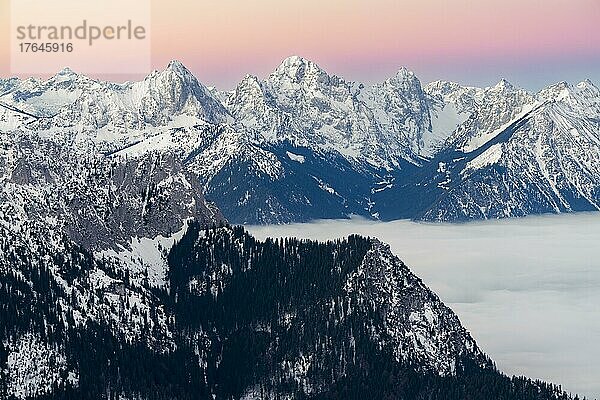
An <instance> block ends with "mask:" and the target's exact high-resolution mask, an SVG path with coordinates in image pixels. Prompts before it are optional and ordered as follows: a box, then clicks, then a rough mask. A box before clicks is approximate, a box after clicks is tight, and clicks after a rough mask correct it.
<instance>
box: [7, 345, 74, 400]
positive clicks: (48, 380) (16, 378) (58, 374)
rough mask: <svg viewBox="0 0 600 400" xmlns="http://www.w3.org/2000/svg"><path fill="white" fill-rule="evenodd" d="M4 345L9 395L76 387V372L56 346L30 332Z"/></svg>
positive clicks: (20, 396)
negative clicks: (70, 367) (71, 369)
mask: <svg viewBox="0 0 600 400" xmlns="http://www.w3.org/2000/svg"><path fill="white" fill-rule="evenodd" d="M5 345H6V346H7V348H8V359H7V362H6V374H7V378H8V379H7V381H8V388H7V393H8V395H9V396H14V397H16V398H17V399H27V398H33V397H38V396H43V395H49V394H51V393H52V391H53V389H54V387H55V386H58V387H66V386H71V387H77V385H78V381H79V378H78V374H77V373H76V372H75V371H70V370H69V368H68V365H67V358H66V356H65V355H64V353H63V351H62V350H61V348H60V347H59V346H58V345H55V344H51V343H49V342H48V341H47V340H42V338H40V337H39V336H38V335H36V334H33V333H25V334H24V335H22V336H20V337H19V338H17V339H16V340H14V341H12V342H9V343H7V344H5Z"/></svg>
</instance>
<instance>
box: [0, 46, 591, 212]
mask: <svg viewBox="0 0 600 400" xmlns="http://www.w3.org/2000/svg"><path fill="white" fill-rule="evenodd" d="M0 93H2V95H1V96H0V106H2V107H1V117H0V124H1V125H0V128H1V129H2V131H3V132H6V134H9V135H10V136H11V137H12V138H13V139H12V140H13V141H14V140H18V139H17V138H18V137H20V136H27V137H30V138H34V139H33V140H38V141H41V140H43V141H44V142H45V143H47V144H48V145H50V144H51V143H63V144H68V145H69V146H71V147H72V148H73V150H77V151H81V152H83V153H85V154H86V155H87V156H88V157H93V156H92V155H95V157H96V158H97V159H101V160H111V161H110V162H112V163H114V164H121V163H124V162H125V160H127V162H131V161H130V160H139V159H144V158H152V157H162V158H168V159H171V160H172V162H174V163H177V164H179V165H180V167H178V168H180V170H181V172H182V173H185V174H190V175H192V176H194V179H196V180H197V183H198V185H200V187H201V189H202V190H201V191H202V193H203V194H204V195H205V196H206V197H207V198H208V199H210V200H212V201H214V202H215V203H216V205H217V206H218V207H219V208H220V210H221V211H222V212H223V214H224V216H225V217H226V218H227V219H228V220H229V221H230V222H232V223H240V224H269V223H288V222H299V221H308V220H311V219H319V218H347V217H349V216H351V215H361V216H364V217H368V218H373V219H382V220H393V219H399V218H411V219H416V220H428V221H462V220H470V219H486V218H502V217H514V216H524V215H529V214H539V213H558V212H571V211H590V210H598V209H599V204H600V203H599V189H598V188H599V184H600V162H599V161H600V147H599V144H600V122H599V121H600V90H599V89H598V88H597V87H596V86H594V84H593V83H592V82H591V81H589V80H586V81H583V82H581V83H579V84H577V85H575V86H572V85H570V84H568V83H565V82H562V83H559V84H556V85H553V86H550V87H548V88H545V89H543V90H541V91H540V92H538V93H535V94H532V93H528V92H527V91H525V90H523V89H519V88H516V87H514V86H512V85H511V84H510V83H509V82H507V81H505V80H502V81H500V82H499V83H498V84H497V85H495V86H493V87H488V88H475V87H465V86H461V85H459V84H456V83H452V82H445V81H437V82H433V83H430V84H428V85H425V86H423V85H422V84H421V82H420V81H419V80H418V78H417V77H416V76H415V75H414V74H413V73H412V72H410V71H408V70H407V69H405V68H402V69H400V70H399V71H398V72H397V74H396V75H394V76H393V77H391V78H390V79H388V80H386V81H385V82H382V83H377V84H373V85H365V84H361V83H357V82H349V81H346V80H344V79H342V78H339V77H337V76H335V75H330V74H328V73H327V72H326V71H324V70H323V69H322V68H320V67H319V66H318V65H317V64H315V63H314V62H311V61H309V60H306V59H303V58H301V57H296V56H294V57H289V58H287V59H286V60H284V61H283V62H282V63H281V65H280V66H279V67H277V68H276V69H275V71H274V72H273V73H271V74H270V75H269V76H268V77H267V78H266V79H259V78H257V77H255V76H250V75H249V76H246V77H245V78H244V79H243V80H242V81H241V82H240V83H239V85H237V87H236V88H235V89H234V90H231V91H227V92H222V91H219V90H217V89H215V88H208V87H206V86H204V85H203V84H202V83H200V82H199V81H198V80H197V79H196V78H195V77H194V76H193V75H192V74H191V73H190V72H189V71H188V70H187V69H186V68H185V67H184V66H183V65H182V64H181V63H179V62H171V63H170V64H169V65H168V66H167V68H166V69H165V70H163V71H155V72H153V73H152V74H150V75H149V76H148V77H146V79H144V80H143V81H141V82H133V83H125V84H114V83H107V82H101V81H97V80H93V79H90V78H87V77H85V76H82V75H78V74H76V73H74V72H73V71H71V70H69V69H65V70H63V71H61V72H60V73H58V74H57V75H56V76H54V77H52V78H51V79H49V80H46V81H40V80H36V79H26V80H18V79H9V80H4V81H1V82H0ZM134 162H137V161H134ZM63 166H64V165H63ZM61 167H62V166H61V165H59V166H58V168H61ZM69 168H70V167H69Z"/></svg>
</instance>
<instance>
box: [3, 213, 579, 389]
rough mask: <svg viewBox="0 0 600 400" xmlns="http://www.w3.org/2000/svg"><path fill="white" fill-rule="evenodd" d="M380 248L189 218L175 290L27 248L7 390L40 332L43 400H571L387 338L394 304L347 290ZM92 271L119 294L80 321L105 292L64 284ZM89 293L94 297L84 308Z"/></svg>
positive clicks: (359, 240) (11, 273) (10, 275)
mask: <svg viewBox="0 0 600 400" xmlns="http://www.w3.org/2000/svg"><path fill="white" fill-rule="evenodd" d="M376 243H377V242H376V241H374V240H372V239H369V238H364V237H359V236H350V237H349V238H347V239H345V240H337V241H330V242H326V243H318V242H314V241H308V240H298V239H276V240H271V239H268V240H266V241H264V242H261V241H258V240H256V239H255V238H253V237H252V236H250V235H249V234H248V233H247V232H245V230H244V229H243V228H241V227H219V228H217V227H212V228H208V229H206V228H201V227H200V226H199V225H197V224H192V226H191V227H190V228H189V229H188V232H187V233H186V234H185V235H184V236H183V238H182V239H181V240H180V241H179V242H178V243H177V244H176V245H175V246H174V247H173V248H172V249H171V250H170V252H169V253H168V265H169V275H168V289H165V288H161V289H158V288H151V287H149V286H144V284H141V285H138V284H134V283H133V282H130V279H129V276H128V274H127V273H124V272H122V271H120V270H119V269H118V268H115V267H114V265H112V264H111V263H109V262H108V261H104V260H97V259H95V258H94V257H93V256H92V255H91V254H89V253H88V252H87V251H86V250H85V249H83V248H80V247H79V246H76V245H72V244H70V243H69V242H68V241H65V243H64V247H65V249H66V252H65V253H64V254H62V255H58V254H46V255H43V257H50V258H52V260H49V259H48V260H47V262H40V260H39V259H37V260H36V259H32V258H31V257H32V255H31V254H29V253H27V251H26V250H24V249H22V250H20V249H19V248H17V249H16V250H14V251H13V252H12V253H11V254H13V256H12V257H14V258H13V259H10V260H7V261H8V263H7V264H8V265H13V267H14V268H12V269H10V270H5V271H3V272H2V280H1V282H0V321H1V327H0V339H1V340H0V366H2V369H1V370H2V375H1V376H0V398H2V399H13V398H14V397H9V396H8V394H7V393H8V385H9V384H10V382H9V378H8V375H7V372H6V368H5V367H6V365H7V363H8V356H9V347H10V343H12V342H14V339H15V338H17V337H20V336H23V335H33V336H35V337H37V338H39V341H40V342H41V343H44V345H43V346H42V347H44V346H45V347H48V348H49V349H50V350H52V351H50V350H49V351H50V353H51V354H55V357H57V360H58V361H56V365H58V364H60V365H61V366H60V368H59V367H56V369H57V370H58V371H59V372H60V374H62V376H61V378H60V379H57V380H55V383H54V385H55V387H53V388H52V390H51V391H48V394H45V395H41V396H37V397H36V398H38V399H47V400H51V399H52V400H59V399H61V400H63V399H64V400H66V399H90V400H91V399H107V400H113V399H148V400H163V399H165V400H166V399H177V400H180V399H181V400H184V399H185V400H188V399H189V400H191V399H242V398H245V399H315V400H317V399H320V400H321V399H322V400H326V399H327V400H329V399H331V400H333V399H357V400H358V399H406V400H421V399H423V400H425V399H427V400H455V399H456V400H465V399H469V400H479V399H481V400H489V399H498V400H542V399H565V400H566V399H572V398H573V397H571V396H570V395H568V394H566V393H564V392H563V391H562V390H561V389H560V387H558V386H555V385H552V384H547V383H543V382H539V381H532V380H530V379H526V378H521V377H508V376H505V375H504V374H502V373H501V372H499V371H497V370H496V368H495V367H494V364H493V363H492V362H491V361H490V360H489V359H488V358H487V357H484V356H481V355H479V354H478V353H476V352H475V351H472V352H471V353H470V352H468V351H465V352H462V353H460V354H457V356H456V360H451V362H452V365H453V368H454V373H452V374H439V373H437V372H436V371H435V370H434V369H432V368H429V367H428V365H427V364H419V362H418V360H419V359H418V357H417V358H411V357H404V358H403V357H400V358H399V357H398V356H397V352H396V351H395V349H394V348H393V345H392V344H391V343H393V341H392V340H391V339H390V338H386V335H392V333H385V331H383V330H381V329H380V327H381V326H383V325H385V312H384V311H385V310H382V308H385V307H386V306H385V304H378V303H377V302H376V301H369V298H368V296H369V294H368V293H363V294H361V295H358V294H356V292H355V291H352V290H350V289H348V285H349V283H348V282H351V281H352V279H359V278H356V277H362V278H360V279H362V280H363V281H364V282H365V283H364V284H365V285H370V284H371V283H372V282H371V281H372V280H373V279H374V278H373V277H372V276H369V275H368V274H367V273H366V272H365V271H370V270H372V268H371V269H369V268H366V267H365V263H367V261H366V260H368V259H369V257H367V254H368V253H369V252H371V251H372V250H373V248H374V246H376ZM37 257H39V255H38V256H37ZM44 265H46V267H45V266H44ZM57 266H58V270H57ZM373 268H374V267H373ZM402 268H405V267H402ZM92 270H100V271H102V273H103V274H105V275H106V276H108V277H110V279H112V280H111V282H113V284H112V285H113V287H112V288H111V290H113V292H114V293H118V294H119V295H118V296H117V297H115V298H118V303H117V305H116V306H115V305H114V303H112V304H113V305H112V306H111V307H112V309H111V308H109V309H107V311H106V313H105V314H100V316H99V317H98V318H94V319H87V320H86V322H85V323H84V324H81V323H76V320H79V321H81V320H85V319H82V317H81V316H78V313H79V312H81V310H94V309H99V308H101V305H102V304H103V303H102V302H103V300H102V296H99V295H100V293H95V294H94V293H91V294H89V295H86V296H84V297H77V298H76V297H75V296H74V295H73V294H72V293H73V292H71V291H68V290H66V289H65V288H67V287H69V286H70V285H71V284H72V285H75V286H76V291H78V292H81V293H84V292H86V290H88V289H89V287H92V286H91V285H89V287H86V283H85V282H89V280H90V279H92V277H91V275H90V271H92ZM52 271H54V272H52ZM57 271H58V272H57ZM361 271H362V272H361ZM398 271H400V272H402V273H405V272H404V269H399V270H398ZM406 273H407V272H406ZM361 274H363V275H361ZM365 274H366V275H365ZM352 276H354V277H355V278H352ZM402 280H403V281H411V280H414V282H416V283H419V282H420V280H418V278H416V277H414V276H412V275H410V276H409V275H407V276H406V277H402ZM115 282H117V283H115ZM369 282H371V283H369ZM360 287H363V286H360ZM365 287H366V286H365ZM107 290H108V289H107ZM113 292H111V293H113ZM135 296H140V298H142V299H143V301H141V302H140V305H136V304H135V302H133V301H132V300H131V299H132V298H134V297H135ZM365 296H367V297H365ZM423 296H425V297H424V298H426V299H428V301H430V302H436V301H437V302H439V300H438V299H437V297H435V296H434V295H432V294H429V293H425V294H424V295H423ZM81 298H85V299H87V301H88V302H90V304H88V305H87V306H86V307H83V306H81V305H80V304H75V303H77V302H80V301H81ZM132 302H133V303H134V304H132ZM102 307H103V306H102ZM407 307H408V306H407ZM439 307H441V308H439V309H441V310H448V311H447V312H451V311H449V309H445V308H443V306H442V305H440V306H439ZM444 312H446V311H444ZM114 316H116V318H117V319H118V321H116V322H115V320H114V318H115V317H114ZM136 321H137V322H136ZM115 323H119V324H123V325H124V326H128V325H132V326H135V327H136V329H133V328H132V329H131V330H127V329H115V325H114V324H115ZM137 328H139V330H137ZM448 329H450V327H448ZM138 331H139V333H138V334H137V336H136V335H133V336H132V334H131V332H138ZM381 332H384V333H381ZM438 333H439V332H433V331H432V332H431V334H432V335H436V334H438ZM61 355H64V360H63V359H62V358H60V357H62V356H61ZM60 360H62V361H60ZM50 364H52V361H50ZM72 371H76V374H77V384H73V383H72V382H71V380H70V378H69V374H70V373H72ZM575 398H577V397H575Z"/></svg>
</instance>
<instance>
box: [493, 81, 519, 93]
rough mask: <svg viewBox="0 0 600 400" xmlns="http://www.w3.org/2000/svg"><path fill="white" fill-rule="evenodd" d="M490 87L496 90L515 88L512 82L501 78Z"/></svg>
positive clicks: (511, 89)
mask: <svg viewBox="0 0 600 400" xmlns="http://www.w3.org/2000/svg"><path fill="white" fill-rule="evenodd" d="M491 89H492V90H494V91H498V92H504V91H513V90H515V86H513V84H512V83H510V82H509V81H508V80H506V79H504V78H502V79H500V81H499V82H498V83H496V84H495V85H494V86H493V87H492V88H491Z"/></svg>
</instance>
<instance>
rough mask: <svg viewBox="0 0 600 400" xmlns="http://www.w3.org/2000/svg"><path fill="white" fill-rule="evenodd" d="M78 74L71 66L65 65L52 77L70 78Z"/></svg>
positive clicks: (74, 77)
mask: <svg viewBox="0 0 600 400" xmlns="http://www.w3.org/2000/svg"><path fill="white" fill-rule="evenodd" d="M78 76H79V75H78V74H77V73H76V72H75V71H73V70H72V69H71V68H69V67H65V68H63V69H61V70H60V71H58V73H57V74H56V75H54V78H55V79H64V80H67V79H68V80H71V79H76V78H77V77H78Z"/></svg>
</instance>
